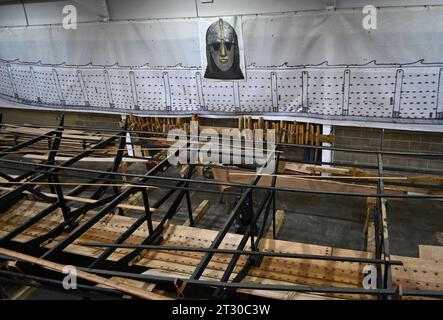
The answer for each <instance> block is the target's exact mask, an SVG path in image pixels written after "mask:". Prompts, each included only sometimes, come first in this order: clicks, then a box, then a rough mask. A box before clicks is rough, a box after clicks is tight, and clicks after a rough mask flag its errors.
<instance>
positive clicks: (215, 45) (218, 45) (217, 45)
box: [212, 42, 220, 51]
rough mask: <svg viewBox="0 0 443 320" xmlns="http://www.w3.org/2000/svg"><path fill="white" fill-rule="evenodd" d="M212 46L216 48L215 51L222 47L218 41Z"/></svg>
mask: <svg viewBox="0 0 443 320" xmlns="http://www.w3.org/2000/svg"><path fill="white" fill-rule="evenodd" d="M212 48H214V50H215V51H218V50H219V49H220V43H218V42H215V43H213V44H212Z"/></svg>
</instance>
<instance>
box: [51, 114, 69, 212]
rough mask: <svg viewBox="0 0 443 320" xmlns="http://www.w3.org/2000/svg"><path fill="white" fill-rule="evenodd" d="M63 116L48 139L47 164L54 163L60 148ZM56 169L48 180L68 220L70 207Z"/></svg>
mask: <svg viewBox="0 0 443 320" xmlns="http://www.w3.org/2000/svg"><path fill="white" fill-rule="evenodd" d="M64 119H65V116H64V115H62V116H61V118H60V123H59V127H58V130H57V131H56V133H55V136H54V138H53V140H52V142H51V140H48V141H49V142H50V143H49V149H50V150H49V153H48V161H47V164H50V165H53V164H54V163H55V156H56V155H57V152H58V149H59V148H60V143H61V140H62V135H63V129H64V128H63V124H64ZM55 172H56V171H53V172H52V173H50V174H49V175H48V182H50V183H53V184H52V185H51V187H52V188H51V191H52V192H54V191H55V193H56V194H57V199H58V203H59V206H60V209H61V210H62V214H63V218H64V220H65V221H68V220H69V215H70V209H69V208H68V207H67V206H66V201H65V197H64V196H63V190H62V187H61V185H60V180H59V178H58V175H57V174H56V173H55Z"/></svg>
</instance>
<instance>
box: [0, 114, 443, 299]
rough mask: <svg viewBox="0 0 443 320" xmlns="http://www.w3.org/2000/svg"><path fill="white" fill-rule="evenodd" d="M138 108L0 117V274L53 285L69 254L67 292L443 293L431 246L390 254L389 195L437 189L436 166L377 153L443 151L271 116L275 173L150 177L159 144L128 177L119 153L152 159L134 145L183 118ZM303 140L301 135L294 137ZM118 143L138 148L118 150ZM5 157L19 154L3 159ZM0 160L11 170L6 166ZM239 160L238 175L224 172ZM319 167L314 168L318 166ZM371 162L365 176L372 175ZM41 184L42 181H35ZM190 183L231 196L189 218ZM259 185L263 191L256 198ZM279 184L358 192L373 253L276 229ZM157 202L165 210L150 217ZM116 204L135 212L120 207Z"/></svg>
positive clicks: (429, 193)
mask: <svg viewBox="0 0 443 320" xmlns="http://www.w3.org/2000/svg"><path fill="white" fill-rule="evenodd" d="M146 119H147V118H146ZM146 119H144V118H141V117H134V116H129V117H128V118H127V119H126V121H125V122H124V123H123V124H122V127H121V129H104V128H85V127H76V126H67V125H64V117H63V116H61V118H60V123H59V125H58V126H44V125H40V126H36V125H20V126H17V125H12V124H7V123H2V124H1V131H0V134H1V135H2V141H3V142H2V144H3V145H2V149H1V151H0V177H1V183H0V188H1V190H0V191H1V194H0V210H1V213H0V279H1V281H7V282H13V283H18V284H21V285H26V286H36V287H44V288H50V289H52V290H60V291H64V289H63V286H62V280H63V278H64V277H65V276H66V274H65V273H64V272H63V270H64V269H63V268H64V266H65V265H73V266H75V267H76V268H77V270H78V271H77V277H78V284H77V290H71V291H72V292H69V293H77V294H80V295H81V296H83V297H101V298H103V297H106V298H109V299H129V298H137V299H139V298H141V299H195V298H205V299H223V298H245V297H247V298H269V299H284V300H288V299H422V298H426V299H429V298H441V297H442V296H443V289H442V288H443V287H442V286H443V270H442V261H443V253H442V251H441V250H440V251H439V250H428V251H430V252H428V253H427V254H423V256H422V255H420V257H419V258H413V257H405V256H394V255H392V254H391V252H390V239H389V224H388V211H389V210H388V202H389V201H393V200H395V199H411V198H420V199H442V198H443V192H442V190H443V187H442V176H441V175H442V173H443V171H442V170H440V171H438V170H427V169H420V168H416V169H404V168H403V169H401V168H394V167H389V166H385V165H384V164H383V157H384V156H387V155H395V156H399V157H401V156H404V157H414V158H426V159H443V154H438V153H434V154H430V153H410V152H391V151H383V150H376V151H370V150H359V149H345V148H335V147H329V146H323V145H321V141H320V138H322V139H323V138H324V139H326V137H320V136H319V135H318V134H316V132H315V130H313V129H312V128H311V129H310V128H309V126H308V128H307V129H306V131H303V133H302V131H301V130H298V131H297V132H295V131H294V130H295V128H298V127H297V125H296V124H293V125H291V124H289V127H288V124H285V123H283V122H282V123H281V125H278V126H277V129H278V142H277V143H276V149H275V150H274V151H273V152H275V153H276V158H277V161H278V165H277V166H276V169H275V172H274V174H269V175H260V174H257V173H256V170H255V169H256V168H252V169H244V168H234V169H233V168H217V167H215V166H214V168H213V173H214V177H216V176H217V174H216V173H217V170H225V171H223V172H224V173H223V174H221V175H220V174H219V175H218V176H224V177H227V178H225V179H222V180H217V179H213V180H211V179H196V178H195V177H196V175H201V174H202V171H203V169H202V168H204V167H206V168H208V167H210V166H208V165H203V164H196V165H187V166H183V168H182V176H181V177H179V178H176V177H170V176H165V175H161V174H160V173H161V172H163V171H164V170H168V169H167V167H168V156H165V155H163V157H162V158H158V159H157V161H156V162H155V163H154V165H152V166H151V167H150V168H149V169H148V170H147V172H146V174H130V173H128V172H126V168H127V165H128V163H132V162H138V161H139V162H146V161H148V160H152V159H153V158H154V157H153V156H151V155H147V154H146V150H144V149H143V148H144V147H145V144H144V141H143V139H145V140H149V139H151V140H153V141H156V142H157V143H160V144H159V145H162V143H164V140H165V138H164V137H165V134H166V133H165V132H166V131H167V130H168V129H170V128H171V127H184V128H185V129H187V128H186V126H187V124H186V123H183V120H179V119H176V120H172V119H167V120H164V122H163V124H162V123H161V121H163V120H161V119H160V120H159V119H158V118H156V119H155V120H152V119H153V118H151V120H152V122H150V121H151V120H146ZM248 121H249V122H248ZM256 123H257V124H254V123H251V120H250V119H246V120H243V119H242V120H241V124H240V125H239V127H250V128H252V129H254V128H258V127H262V126H263V127H264V126H265V125H266V126H269V125H268V124H264V121H263V120H262V119H260V120H258V121H257V122H256ZM273 127H275V125H274V126H273ZM188 128H189V126H188ZM302 134H304V136H303V135H302ZM300 137H301V138H300ZM129 138H131V139H129ZM187 139H188V141H190V139H191V137H187ZM308 141H311V142H312V143H310V144H306V142H308ZM163 145H164V144H163ZM188 147H189V143H188V144H187V145H186V148H188ZM129 148H131V149H132V150H137V149H138V150H141V151H142V152H139V153H137V152H135V153H130V152H128V150H129ZM297 148H308V149H310V150H313V151H314V153H316V152H321V150H333V151H343V152H357V153H368V154H371V155H373V156H374V157H376V158H377V164H376V165H359V164H355V163H343V164H339V165H338V164H337V163H329V162H321V161H318V157H317V159H314V160H315V161H304V162H300V161H299V160H298V161H297V162H293V161H291V157H290V156H287V155H286V150H288V149H297ZM159 149H161V148H159ZM17 154H25V155H26V157H25V158H24V159H23V158H22V159H19V160H17V159H15V160H14V159H9V158H11V156H16V155H17ZM98 155H100V156H98ZM95 157H96V158H95ZM103 157H106V160H103V159H104V158H103ZM87 158H94V159H95V161H101V160H100V159H102V161H103V164H104V165H107V166H108V167H106V168H104V169H102V170H94V169H86V168H79V167H76V166H75V165H76V164H78V163H79V162H81V161H84V160H85V159H86V160H87ZM26 159H31V160H32V161H31V160H26ZM11 170H15V171H17V170H18V171H20V174H19V175H16V176H14V175H12V174H10V173H9V172H10V171H11ZM386 170H395V171H398V172H406V173H407V174H408V176H407V177H408V178H405V179H403V180H401V181H400V182H398V181H397V182H396V183H395V182H393V181H392V180H390V179H389V177H388V176H385V175H384V172H385V171H386ZM237 171H239V172H243V173H245V172H247V173H249V175H236V172H237ZM325 172H326V173H327V175H326V176H322V175H319V174H321V173H325ZM374 172H375V173H376V174H375V176H376V177H377V178H376V179H371V177H373V176H374V174H373V173H374ZM219 173H220V172H219ZM301 173H304V174H303V175H300V174H301ZM409 174H410V175H409ZM66 177H69V178H75V179H78V180H79V181H82V182H78V183H76V185H74V186H73V187H72V185H73V184H72V183H71V184H70V183H64V182H61V181H63V179H64V178H66ZM208 185H211V186H214V185H215V186H217V187H219V191H214V190H212V189H209V188H208V189H205V188H204V187H205V186H208ZM69 186H71V187H72V188H70V187H69ZM45 188H49V192H46V191H43V190H44V189H45ZM151 189H160V190H162V192H163V196H162V197H160V199H157V200H156V201H155V202H153V201H152V199H150V190H151ZM193 190H194V191H198V192H208V193H222V194H232V195H235V196H237V197H239V200H238V201H237V202H236V204H235V205H234V207H233V209H232V210H231V211H230V212H229V213H228V214H227V216H226V221H225V223H224V225H223V226H222V227H221V228H220V229H219V230H209V229H204V228H201V227H199V223H198V222H199V221H200V219H201V217H202V216H203V215H204V213H205V211H206V210H207V206H206V204H202V205H201V206H198V208H197V209H195V210H192V206H191V198H190V192H191V191H193ZM257 191H260V192H263V193H264V196H262V195H261V196H260V197H254V196H255V195H256V194H257ZM109 192H110V193H111V194H109ZM278 193H299V194H300V193H302V194H305V193H306V194H319V195H330V196H334V195H337V196H346V197H365V198H367V200H368V201H367V202H368V213H367V214H368V216H367V220H368V224H369V222H370V221H371V220H373V223H372V225H373V231H372V232H373V235H374V241H375V245H374V248H373V251H357V250H349V249H341V248H333V247H327V246H320V245H314V244H306V243H297V242H292V241H283V240H278V237H277V233H278V229H279V226H280V225H279V218H280V217H281V214H282V213H281V210H279V208H278V201H277V200H276V195H277V194H278ZM85 194H87V195H85ZM133 197H138V199H139V200H140V201H141V205H137V204H133V203H131V202H130V201H129V200H130V199H132V198H133ZM253 200H254V201H255V202H256V203H257V205H255V206H254V205H253V203H254V201H253ZM182 203H186V206H187V209H188V220H187V221H186V222H185V224H183V225H177V224H175V225H174V224H172V223H171V220H172V219H173V217H174V216H175V215H176V213H177V211H178V209H179V207H180V206H181V204H182ZM162 206H163V208H164V207H165V206H167V208H166V209H165V210H163V212H164V213H162V214H161V215H159V208H160V207H162ZM127 210H134V211H137V212H139V213H140V214H139V216H138V217H133V216H127V215H124V213H125V211H127ZM239 217H240V218H241V219H240V220H241V221H242V223H243V224H244V225H243V227H244V228H243V231H242V233H237V234H236V233H233V232H232V231H231V230H232V226H233V224H234V222H235V221H236V220H238V219H239ZM258 221H260V224H257V223H258ZM362 232H363V231H362ZM367 265H370V266H374V267H375V268H376V270H377V272H376V285H375V288H370V289H365V288H364V287H363V284H362V283H363V278H364V276H365V274H364V267H365V266H367Z"/></svg>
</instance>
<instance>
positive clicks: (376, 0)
mask: <svg viewBox="0 0 443 320" xmlns="http://www.w3.org/2000/svg"><path fill="white" fill-rule="evenodd" d="M334 2H335V4H336V8H338V9H343V8H359V7H363V6H365V5H367V4H373V5H375V6H379V7H392V6H417V5H443V0H335V1H334V0H125V1H122V0H70V1H46V2H45V1H39V2H35V3H32V2H26V4H25V5H24V6H23V5H22V4H8V5H2V4H1V3H0V27H2V26H11V27H13V26H26V25H27V24H29V25H42V24H60V23H61V22H62V20H63V13H62V8H63V6H65V5H67V4H73V5H75V6H76V7H77V10H78V21H79V22H89V21H103V20H107V19H109V20H143V19H162V18H188V17H205V16H219V15H220V16H221V15H247V14H264V13H281V12H288V11H289V12H291V11H306V10H323V9H325V8H326V5H327V3H334ZM25 12H26V14H25ZM26 16H27V18H28V19H26ZM27 20H28V21H27Z"/></svg>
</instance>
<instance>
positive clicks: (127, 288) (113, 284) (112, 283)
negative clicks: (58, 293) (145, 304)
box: [0, 248, 170, 300]
mask: <svg viewBox="0 0 443 320" xmlns="http://www.w3.org/2000/svg"><path fill="white" fill-rule="evenodd" d="M0 254H2V255H5V256H8V257H10V258H13V259H17V260H20V261H25V262H29V263H32V264H37V265H39V266H42V267H44V268H46V269H50V270H53V271H57V272H61V273H64V271H63V270H64V267H65V266H64V265H62V264H58V263H55V262H52V261H48V260H44V259H41V258H36V257H33V256H29V255H27V254H23V253H20V252H16V251H12V250H9V249H5V248H0ZM77 277H79V278H82V279H84V280H88V281H92V282H94V283H97V284H102V285H105V286H106V287H109V288H113V289H116V290H119V291H121V292H125V293H128V294H130V295H133V296H136V297H139V298H142V299H147V300H170V298H168V297H165V296H162V295H159V294H156V293H153V292H148V291H145V290H142V289H140V288H137V287H134V286H131V285H128V284H126V283H123V282H121V281H119V280H111V279H107V278H103V277H100V276H97V275H95V274H92V273H89V272H85V271H82V270H78V269H77Z"/></svg>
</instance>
